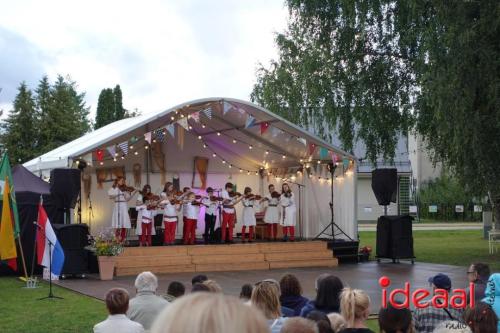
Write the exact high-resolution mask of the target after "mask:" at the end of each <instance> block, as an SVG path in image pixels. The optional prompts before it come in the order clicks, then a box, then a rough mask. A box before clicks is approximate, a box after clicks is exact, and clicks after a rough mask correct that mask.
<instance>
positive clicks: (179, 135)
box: [177, 126, 184, 150]
mask: <svg viewBox="0 0 500 333" xmlns="http://www.w3.org/2000/svg"><path fill="white" fill-rule="evenodd" d="M177 144H178V145H179V148H180V149H181V150H183V149H184V128H183V127H182V126H181V127H179V128H178V129H177Z"/></svg>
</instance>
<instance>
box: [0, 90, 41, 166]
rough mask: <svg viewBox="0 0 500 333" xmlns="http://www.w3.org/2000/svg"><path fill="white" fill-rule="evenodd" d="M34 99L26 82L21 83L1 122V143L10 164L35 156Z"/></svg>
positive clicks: (35, 120)
mask: <svg viewBox="0 0 500 333" xmlns="http://www.w3.org/2000/svg"><path fill="white" fill-rule="evenodd" d="M38 127H39V124H38V122H37V117H36V108H35V100H34V98H33V94H32V92H31V90H30V89H28V87H27V86H26V83H24V82H23V83H21V85H20V86H19V88H18V93H17V95H16V98H15V100H14V105H13V110H12V111H11V112H10V113H9V115H8V117H7V119H6V120H5V121H4V122H3V123H2V130H3V135H2V144H3V148H4V149H7V151H8V152H9V157H10V159H11V162H12V164H18V163H24V162H26V161H28V160H30V159H32V158H34V157H36V155H37V152H36V145H37V130H36V129H37V128H38Z"/></svg>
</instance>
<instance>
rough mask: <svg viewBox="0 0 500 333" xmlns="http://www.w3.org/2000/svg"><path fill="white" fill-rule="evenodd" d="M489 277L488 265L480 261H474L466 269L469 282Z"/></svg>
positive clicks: (484, 279)
mask: <svg viewBox="0 0 500 333" xmlns="http://www.w3.org/2000/svg"><path fill="white" fill-rule="evenodd" d="M489 277H490V266H488V264H484V263H482V262H476V263H473V264H472V265H470V266H469V269H468V270H467V278H468V279H469V282H474V281H476V280H478V279H479V280H483V281H487V280H488V278H489Z"/></svg>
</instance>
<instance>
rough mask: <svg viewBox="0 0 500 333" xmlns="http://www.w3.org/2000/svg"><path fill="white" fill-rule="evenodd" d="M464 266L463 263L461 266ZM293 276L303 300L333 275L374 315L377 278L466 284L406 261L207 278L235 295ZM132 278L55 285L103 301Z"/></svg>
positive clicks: (457, 275)
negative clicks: (364, 299)
mask: <svg viewBox="0 0 500 333" xmlns="http://www.w3.org/2000/svg"><path fill="white" fill-rule="evenodd" d="M464 264H466V263H464ZM288 272H289V273H293V274H295V275H296V276H297V277H298V278H299V280H300V282H301V284H302V287H303V290H304V295H305V296H306V297H309V298H311V297H314V295H315V289H314V281H315V279H316V277H317V276H318V275H320V274H322V273H332V274H335V275H337V276H338V277H340V278H341V279H342V281H344V283H345V284H346V285H349V286H351V287H355V288H360V289H363V290H365V291H367V292H368V294H369V295H370V297H371V299H372V304H373V306H372V312H376V311H377V309H378V308H379V307H380V300H381V288H380V287H379V285H378V279H379V278H380V277H381V276H384V275H385V276H388V277H389V278H390V279H391V280H392V281H393V282H392V284H391V288H392V287H394V288H400V287H402V286H403V283H404V282H406V281H409V282H410V283H411V288H412V290H413V289H415V288H428V287H429V284H428V282H427V279H428V277H429V276H432V275H435V274H437V273H440V272H445V273H447V274H448V275H449V276H450V278H451V279H452V281H453V283H454V287H455V288H462V287H464V286H465V285H466V282H467V281H466V273H465V272H466V268H464V267H457V266H449V265H437V264H427V263H415V265H411V264H410V263H408V262H402V263H400V264H393V263H380V264H378V263H376V262H368V263H360V264H341V265H340V266H339V267H336V268H333V269H328V268H291V269H278V270H270V271H269V270H267V271H244V272H212V273H207V275H208V277H209V278H210V279H213V280H216V281H217V282H218V283H219V284H220V285H221V286H222V288H223V289H224V293H226V294H230V295H238V294H239V292H240V288H241V286H242V285H243V284H244V283H256V282H258V281H260V280H262V279H265V278H274V279H279V278H280V277H281V276H282V275H283V274H285V273H288ZM194 275H195V274H194V273H175V274H164V275H160V276H159V292H160V293H164V292H165V290H166V288H167V285H168V283H170V282H171V281H174V280H177V281H181V282H183V283H184V284H185V285H186V287H187V288H186V289H187V290H188V291H189V290H190V286H191V278H192V277H193V276H194ZM134 279H135V277H117V278H115V280H114V281H100V280H98V279H97V277H96V276H90V277H88V278H87V279H72V280H63V281H58V282H57V284H59V285H61V286H63V287H66V288H69V289H72V290H75V291H77V292H79V293H82V294H85V295H89V296H92V297H96V298H99V299H103V298H104V294H105V293H106V291H107V290H108V289H110V288H112V287H121V288H125V289H127V290H129V292H130V293H131V295H134V294H135V289H134Z"/></svg>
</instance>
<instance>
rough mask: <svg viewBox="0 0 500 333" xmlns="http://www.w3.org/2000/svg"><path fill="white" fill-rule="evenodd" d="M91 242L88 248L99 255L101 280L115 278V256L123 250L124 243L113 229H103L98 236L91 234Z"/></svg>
mask: <svg viewBox="0 0 500 333" xmlns="http://www.w3.org/2000/svg"><path fill="white" fill-rule="evenodd" d="M89 243H90V245H89V246H87V249H88V250H90V251H92V252H94V253H95V255H96V256H97V260H98V262H99V275H100V278H101V280H113V275H114V271H115V262H116V259H115V256H117V255H119V254H120V253H122V252H123V244H122V243H121V242H119V241H118V239H117V238H116V236H115V234H114V233H113V232H112V230H103V231H101V232H99V233H98V234H97V235H96V236H89Z"/></svg>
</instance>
